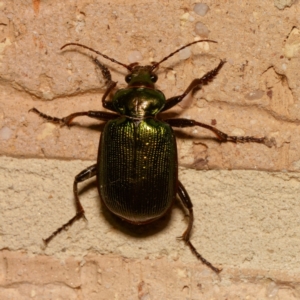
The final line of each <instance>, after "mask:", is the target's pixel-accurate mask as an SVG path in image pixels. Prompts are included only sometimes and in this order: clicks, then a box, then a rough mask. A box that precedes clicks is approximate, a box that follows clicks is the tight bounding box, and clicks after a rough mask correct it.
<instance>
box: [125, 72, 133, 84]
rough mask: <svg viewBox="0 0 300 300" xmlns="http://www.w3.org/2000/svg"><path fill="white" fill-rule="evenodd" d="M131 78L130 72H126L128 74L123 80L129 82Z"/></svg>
mask: <svg viewBox="0 0 300 300" xmlns="http://www.w3.org/2000/svg"><path fill="white" fill-rule="evenodd" d="M131 78H132V76H131V74H128V75H126V76H125V81H126V82H127V83H129V82H130V81H131Z"/></svg>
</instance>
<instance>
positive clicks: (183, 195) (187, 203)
mask: <svg viewBox="0 0 300 300" xmlns="http://www.w3.org/2000/svg"><path fill="white" fill-rule="evenodd" d="M178 195H179V198H180V200H181V202H182V204H183V205H184V207H186V208H187V209H188V211H189V224H188V227H187V229H186V230H185V232H184V233H183V235H182V236H181V239H182V240H183V241H184V242H185V244H186V245H187V246H189V248H190V250H191V251H192V253H193V254H194V255H195V256H196V257H197V258H198V259H199V260H201V261H202V263H203V264H205V265H207V266H208V267H209V268H211V269H212V270H213V271H214V272H216V273H217V274H219V273H220V272H221V271H222V269H218V268H216V267H215V266H213V265H212V264H211V263H210V262H209V261H207V260H206V259H205V258H204V257H203V256H202V255H201V254H200V253H199V252H198V251H197V250H196V248H195V247H194V245H193V244H192V243H191V241H190V235H191V231H192V228H193V222H194V212H193V204H192V201H191V199H190V196H189V195H188V193H187V191H186V189H185V188H184V186H183V185H182V183H181V182H180V181H178Z"/></svg>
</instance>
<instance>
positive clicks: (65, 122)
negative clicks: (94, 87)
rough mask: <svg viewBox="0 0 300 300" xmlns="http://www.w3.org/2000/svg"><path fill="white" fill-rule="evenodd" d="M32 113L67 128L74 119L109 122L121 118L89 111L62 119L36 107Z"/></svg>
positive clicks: (103, 112)
mask: <svg viewBox="0 0 300 300" xmlns="http://www.w3.org/2000/svg"><path fill="white" fill-rule="evenodd" d="M31 111H32V112H34V113H36V114H37V115H39V116H40V117H41V118H43V119H45V120H47V121H49V122H53V123H57V124H61V125H67V126H70V124H71V122H72V121H73V119H74V118H77V117H81V116H88V117H90V118H94V119H98V120H101V121H109V120H113V119H116V118H118V117H119V115H116V114H112V113H109V112H105V111H93V110H89V111H82V112H77V113H73V114H70V115H68V116H67V117H64V118H61V119H60V118H56V117H51V116H48V115H46V114H44V113H42V112H40V111H39V110H37V109H36V108H35V107H33V108H32V109H30V110H29V112H31Z"/></svg>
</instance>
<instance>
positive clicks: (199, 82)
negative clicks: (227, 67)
mask: <svg viewBox="0 0 300 300" xmlns="http://www.w3.org/2000/svg"><path fill="white" fill-rule="evenodd" d="M225 62H226V61H225V60H221V61H220V63H219V65H218V66H217V67H216V68H215V69H213V70H211V71H209V72H207V73H206V74H205V75H204V76H202V77H201V78H197V79H194V80H193V81H192V82H191V84H190V85H189V86H188V88H187V89H186V90H185V92H184V93H183V94H182V95H180V96H175V97H172V98H170V99H168V100H167V101H166V104H165V106H164V108H163V109H162V110H161V112H163V111H165V110H168V109H170V108H172V107H173V106H175V105H177V104H178V103H179V102H181V101H182V100H183V98H184V97H185V96H187V94H189V93H190V92H191V91H192V92H194V91H196V90H199V89H201V87H202V86H203V85H205V84H208V83H209V82H210V81H212V80H213V79H214V77H215V76H216V75H217V74H218V73H219V71H220V69H221V68H222V67H223V65H224V64H225Z"/></svg>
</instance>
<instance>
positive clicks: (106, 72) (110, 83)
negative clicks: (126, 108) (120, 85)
mask: <svg viewBox="0 0 300 300" xmlns="http://www.w3.org/2000/svg"><path fill="white" fill-rule="evenodd" d="M93 60H94V62H95V64H96V65H97V66H98V67H99V68H100V70H101V72H102V75H103V77H104V78H105V79H106V84H107V89H106V91H105V93H104V95H103V96H102V106H103V107H104V108H106V109H109V110H112V111H116V110H115V108H114V106H113V104H112V102H111V101H107V100H106V98H107V96H108V95H109V94H110V93H111V92H112V90H113V89H114V88H115V87H116V85H117V82H115V81H113V80H112V79H111V74H110V71H109V69H108V68H107V67H106V66H105V65H103V64H102V63H101V62H100V61H99V60H98V59H97V58H94V59H93Z"/></svg>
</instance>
